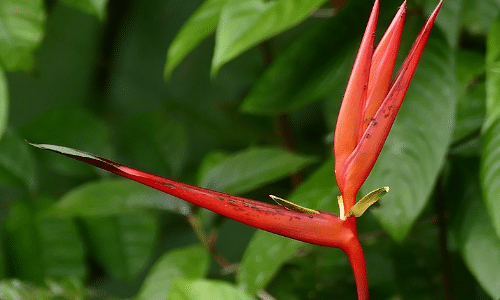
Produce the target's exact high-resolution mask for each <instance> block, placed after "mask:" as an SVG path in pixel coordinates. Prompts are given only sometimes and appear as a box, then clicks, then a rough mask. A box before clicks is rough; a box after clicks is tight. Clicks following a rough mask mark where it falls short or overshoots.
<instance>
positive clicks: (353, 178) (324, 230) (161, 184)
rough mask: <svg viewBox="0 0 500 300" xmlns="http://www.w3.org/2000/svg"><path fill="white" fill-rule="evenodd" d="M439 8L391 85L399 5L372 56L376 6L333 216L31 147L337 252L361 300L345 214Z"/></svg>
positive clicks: (360, 267) (357, 251) (342, 133)
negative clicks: (349, 268)
mask: <svg viewBox="0 0 500 300" xmlns="http://www.w3.org/2000/svg"><path fill="white" fill-rule="evenodd" d="M442 2H443V0H441V2H440V3H439V4H438V6H437V7H436V9H435V10H434V12H433V13H432V15H431V16H430V17H429V19H428V20H427V22H426V24H425V25H424V27H423V28H422V30H421V32H420V33H419V35H418V36H417V39H416V41H415V43H414V44H413V47H412V48H411V50H410V52H409V54H408V56H407V57H406V59H405V61H404V62H403V64H402V66H401V68H400V70H399V72H398V73H397V75H396V77H395V79H394V81H393V82H392V84H391V77H392V73H393V69H394V64H395V60H396V56H397V49H398V47H399V41H400V39H401V33H402V29H403V23H404V19H405V15H406V2H404V3H403V5H402V6H401V8H400V9H399V11H398V13H397V14H396V17H395V18H394V20H393V21H392V23H391V25H390V26H389V28H388V30H387V32H386V33H385V34H384V36H383V37H382V39H381V41H380V43H379V45H378V47H377V49H376V50H375V51H373V45H374V36H375V30H376V25H377V17H378V11H379V1H378V0H376V1H375V5H374V7H373V10H372V13H371V16H370V19H369V21H368V25H367V28H366V31H365V33H364V36H363V39H362V42H361V46H360V49H359V51H358V55H357V57H356V61H355V63H354V67H353V71H352V74H351V77H350V79H349V83H348V85H347V89H346V93H345V95H344V99H343V101H342V106H341V108H340V113H339V117H338V121H337V128H336V130H335V140H334V151H335V172H336V173H335V176H336V179H337V182H338V186H339V188H340V191H341V194H342V198H340V201H339V204H340V205H341V216H340V217H339V216H336V215H334V214H331V213H329V212H323V211H320V212H318V211H314V210H310V209H304V208H300V207H298V206H294V205H293V204H291V203H289V206H288V207H283V206H277V205H270V204H267V203H262V202H259V201H254V200H250V199H246V198H242V197H237V196H232V195H228V194H224V193H220V192H216V191H212V190H208V189H204V188H200V187H196V186H192V185H188V184H185V183H181V182H177V181H174V180H171V179H167V178H162V177H159V176H156V175H153V174H150V173H146V172H144V171H141V170H137V169H134V168H131V167H128V166H124V165H121V164H118V163H115V162H112V161H110V160H107V159H104V158H101V157H98V156H96V155H93V154H90V153H86V152H83V151H79V150H75V149H70V148H66V147H61V146H54V145H46V144H32V145H33V146H36V147H38V148H41V149H46V150H51V151H54V152H57V153H59V154H63V155H66V156H69V157H71V158H74V159H77V160H80V161H83V162H85V163H88V164H91V165H94V166H96V167H99V168H101V169H104V170H107V171H110V172H113V173H115V174H117V175H120V176H123V177H126V178H129V179H131V180H135V181H137V182H140V183H142V184H145V185H147V186H150V187H152V188H155V189H158V190H160V191H163V192H165V193H168V194H170V195H173V196H176V197H178V198H181V199H184V200H186V201H189V202H191V203H193V204H195V205H198V206H201V207H204V208H207V209H209V210H212V211H214V212H216V213H219V214H221V215H223V216H226V217H228V218H231V219H234V220H237V221H239V222H242V223H244V224H247V225H250V226H253V227H256V228H259V229H262V230H266V231H269V232H273V233H276V234H279V235H282V236H286V237H289V238H293V239H297V240H300V241H304V242H308V243H312V244H317V245H322V246H327V247H336V248H340V249H342V250H343V251H345V252H346V253H347V255H348V257H349V260H350V261H351V265H352V268H353V272H354V276H355V279H356V287H357V294H358V299H368V281H367V277H366V265H365V259H364V255H363V251H362V248H361V245H360V243H359V239H358V234H357V230H356V218H355V217H354V215H356V213H354V214H351V209H352V208H353V206H354V205H355V203H356V194H357V193H358V190H359V189H360V187H361V185H362V184H363V182H364V181H365V179H366V177H367V176H368V173H369V172H370V171H371V169H372V168H373V165H374V164H375V161H376V159H377V157H378V155H379V153H380V151H381V149H382V146H383V144H384V142H385V140H386V138H387V135H388V134H389V130H390V128H391V126H392V124H393V122H394V119H395V118H396V114H397V112H398V110H399V107H400V106H401V103H402V101H403V98H404V95H405V93H406V91H407V89H408V86H409V84H410V81H411V78H412V76H413V74H414V72H415V69H416V67H417V64H418V61H419V59H420V56H421V54H422V51H423V49H424V46H425V43H426V42H427V39H428V37H429V34H430V30H431V28H432V25H433V24H434V20H435V19H436V16H437V14H438V12H439V9H440V8H441V5H442ZM385 191H386V190H385ZM294 207H296V209H294ZM290 208H291V209H290ZM358 215H359V214H358Z"/></svg>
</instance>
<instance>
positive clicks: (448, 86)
mask: <svg viewBox="0 0 500 300" xmlns="http://www.w3.org/2000/svg"><path fill="white" fill-rule="evenodd" d="M440 33H441V32H440V31H439V28H434V29H433V33H432V34H431V36H430V38H429V41H428V44H427V47H426V49H425V51H424V53H423V55H422V58H421V61H420V63H419V66H418V68H417V71H416V73H415V76H414V78H413V82H412V83H411V85H410V88H409V90H408V93H407V95H406V99H405V101H404V103H403V105H402V106H401V109H400V111H399V115H398V117H397V119H396V122H395V123H394V126H393V127H392V130H391V133H390V134H389V137H388V138H387V141H386V143H385V146H384V148H383V149H382V152H381V154H380V156H379V158H378V161H377V163H376V164H375V166H374V168H373V170H372V172H371V174H370V176H369V177H368V179H367V181H366V183H365V184H364V186H363V193H366V192H368V191H371V190H373V189H376V188H379V187H381V186H390V187H391V192H390V193H388V194H387V195H386V196H385V197H384V201H383V203H382V205H381V206H380V207H378V208H373V209H372V210H371V211H372V212H373V213H374V214H375V216H376V217H377V219H378V220H379V221H380V223H381V224H382V226H383V227H384V228H385V229H386V230H387V231H388V232H389V233H390V235H391V236H392V237H393V238H394V239H395V240H397V241H402V240H403V239H404V237H405V236H406V234H407V233H408V231H409V230H410V228H411V226H412V225H413V223H414V222H415V221H416V219H417V217H418V216H419V214H420V213H421V212H422V210H423V208H424V206H425V204H426V203H427V201H428V200H429V196H430V194H431V193H432V190H433V188H434V182H435V180H436V178H437V176H438V174H439V172H440V170H441V166H442V164H443V162H444V159H445V155H446V151H447V149H448V145H449V143H450V141H451V135H452V131H453V121H454V119H455V106H456V98H457V91H456V89H457V88H456V78H455V65H454V62H455V59H454V52H453V51H452V49H450V47H449V46H448V44H447V43H446V42H445V41H444V39H443V36H442V34H440Z"/></svg>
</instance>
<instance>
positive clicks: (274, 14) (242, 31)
mask: <svg viewBox="0 0 500 300" xmlns="http://www.w3.org/2000/svg"><path fill="white" fill-rule="evenodd" d="M325 1H326V0H311V1H294V0H271V1H265V0H231V1H228V2H227V3H226V4H225V5H224V7H223V8H222V10H221V12H220V18H219V24H218V26H217V33H216V37H215V51H214V57H213V60H212V70H211V73H212V74H216V73H217V72H218V71H219V69H220V68H221V67H222V66H223V65H224V64H225V63H227V62H228V61H230V60H231V59H233V58H235V57H236V56H238V55H239V54H241V53H242V52H244V51H246V50H248V49H249V48H250V47H253V46H254V45H256V44H258V43H259V42H262V41H263V40H265V39H267V38H269V37H271V36H273V35H275V34H277V33H279V32H281V31H283V30H285V29H288V28H290V27H292V26H294V25H295V24H297V23H299V22H301V21H303V20H304V19H306V18H307V17H309V16H310V15H311V13H312V12H313V11H314V10H316V9H317V8H318V7H319V6H320V5H321V4H323V3H324V2H325Z"/></svg>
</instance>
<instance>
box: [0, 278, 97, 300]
mask: <svg viewBox="0 0 500 300" xmlns="http://www.w3.org/2000/svg"><path fill="white" fill-rule="evenodd" d="M46 283H47V285H48V287H40V286H35V285H33V284H32V283H29V282H23V281H20V280H19V279H4V280H2V281H0V295H1V298H2V300H24V299H36V300H52V299H86V298H88V297H89V296H90V295H89V294H90V293H88V292H87V290H86V289H85V288H81V284H80V283H75V282H72V281H71V280H65V281H63V282H55V281H53V280H47V282H46Z"/></svg>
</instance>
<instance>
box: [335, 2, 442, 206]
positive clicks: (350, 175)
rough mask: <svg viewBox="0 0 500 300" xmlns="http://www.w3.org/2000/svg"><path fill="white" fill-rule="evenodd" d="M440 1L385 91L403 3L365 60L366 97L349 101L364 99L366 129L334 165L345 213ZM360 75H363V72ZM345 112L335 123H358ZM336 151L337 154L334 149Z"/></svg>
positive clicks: (387, 125) (372, 160)
mask: <svg viewBox="0 0 500 300" xmlns="http://www.w3.org/2000/svg"><path fill="white" fill-rule="evenodd" d="M442 3H443V0H441V2H439V4H438V5H437V7H436V9H435V10H434V12H433V13H432V14H431V16H430V17H429V19H428V20H427V22H426V24H425V25H424V26H423V28H422V30H421V31H420V33H419V35H418V36H417V38H416V40H415V43H414V44H413V46H412V48H411V50H410V52H409V54H408V56H407V57H406V59H405V61H404V62H403V64H402V66H401V68H400V69H399V71H398V73H397V75H396V77H395V79H394V82H393V83H392V85H390V89H389V91H388V92H387V89H388V86H389V83H390V80H391V78H390V77H391V76H390V74H392V68H393V67H394V61H395V57H396V54H397V47H398V45H399V40H400V35H401V32H402V26H403V22H404V15H405V13H404V11H405V3H403V5H402V6H401V8H400V10H399V12H398V14H397V15H396V18H395V19H394V20H393V22H392V23H391V26H390V27H389V29H388V31H387V33H386V34H385V35H384V38H383V39H382V41H381V45H380V46H379V48H377V51H375V54H374V56H373V61H371V62H369V63H368V62H367V64H370V65H372V73H371V75H370V80H372V81H373V82H371V81H370V82H369V83H368V86H369V95H368V99H367V100H364V99H361V98H358V99H354V100H352V99H351V100H352V101H354V102H355V103H354V104H351V105H350V106H353V107H356V106H357V105H358V104H359V103H366V106H365V108H366V109H365V112H364V116H363V118H362V120H363V122H364V123H365V124H364V125H363V126H362V128H366V129H365V130H364V131H363V134H362V136H361V138H360V139H359V140H358V142H357V144H356V146H355V148H354V149H353V150H352V151H351V153H349V156H348V157H347V158H346V159H344V158H342V159H341V160H340V162H341V164H339V165H337V164H336V165H335V171H336V178H337V183H338V185H339V188H340V191H341V193H342V196H343V200H344V211H345V213H346V214H347V213H348V212H349V210H350V208H351V207H352V206H353V205H354V204H355V202H356V194H357V192H358V191H359V189H360V188H361V185H362V184H363V183H364V181H365V180H366V178H367V177H368V174H369V173H370V171H371V170H372V168H373V166H374V164H375V161H376V160H377V158H378V156H379V154H380V151H381V150H382V146H383V145H384V143H385V140H386V139H387V135H388V134H389V131H390V129H391V127H392V124H393V123H394V120H395V118H396V115H397V113H398V111H399V108H400V107H401V104H402V102H403V98H404V96H405V94H406V91H407V90H408V87H409V85H410V81H411V79H412V77H413V74H414V73H415V70H416V68H417V64H418V62H419V60H420V56H421V55H422V52H423V50H424V47H425V44H426V42H427V39H428V37H429V34H430V30H431V28H432V26H433V24H434V21H435V19H436V17H437V14H438V12H439V10H440V8H441V5H442ZM360 69H361V68H360ZM389 70H390V72H389ZM355 72H356V70H354V69H353V74H352V75H351V77H356V76H358V75H357V74H354V73H355ZM359 76H364V73H362V75H359ZM362 88H364V85H362V86H361V85H360V86H358V89H362ZM381 99H383V102H382V103H381V104H380V102H381ZM347 100H349V99H347ZM344 101H346V98H344ZM343 106H344V103H342V107H343ZM347 106H349V105H347V104H346V107H347ZM375 111H376V113H375ZM345 113H347V111H343V110H342V109H341V110H340V113H339V119H338V121H337V127H340V128H345V127H349V126H353V127H357V126H359V120H357V119H356V118H357V115H354V114H353V115H343V116H342V118H341V117H340V115H342V114H345ZM349 117H351V118H349ZM341 122H343V123H341ZM366 122H368V125H366ZM365 126H366V127H365ZM337 137H339V138H340V137H341V136H340V135H339V136H337V135H336V136H335V141H334V145H337V144H340V145H342V142H341V141H339V140H337ZM347 139H348V141H349V142H351V141H352V137H348V138H347ZM344 150H345V149H344ZM335 155H337V151H336V152H335ZM342 155H343V157H345V155H346V154H345V153H344V152H343V153H342ZM336 162H337V159H336Z"/></svg>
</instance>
